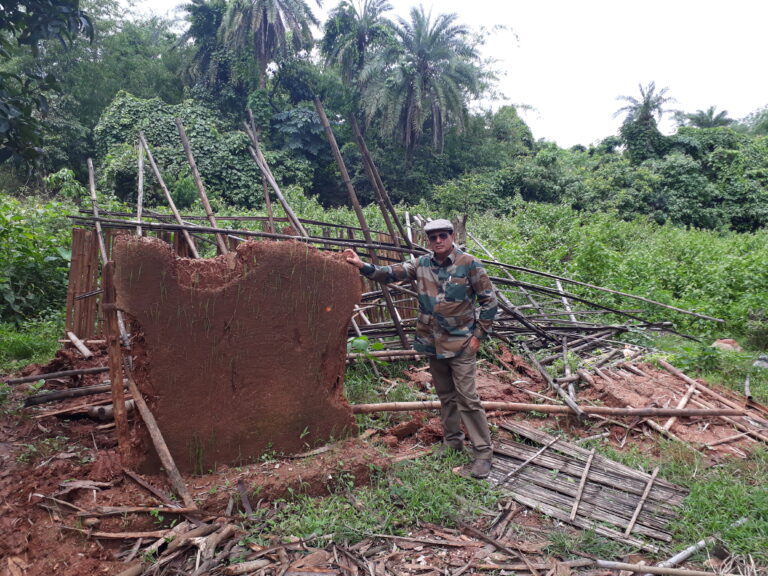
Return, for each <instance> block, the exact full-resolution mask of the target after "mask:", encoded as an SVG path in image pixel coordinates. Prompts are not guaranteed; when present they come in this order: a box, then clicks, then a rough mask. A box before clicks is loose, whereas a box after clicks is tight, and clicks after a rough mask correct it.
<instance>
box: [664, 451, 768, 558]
mask: <svg viewBox="0 0 768 576" xmlns="http://www.w3.org/2000/svg"><path fill="white" fill-rule="evenodd" d="M662 473H664V475H665V476H667V477H668V478H669V479H670V480H672V481H675V482H677V483H679V484H682V485H684V486H686V487H687V488H688V489H689V490H690V493H689V495H688V497H687V498H686V499H685V502H684V505H683V510H682V514H681V516H680V518H679V519H678V520H677V521H676V522H675V523H674V524H673V526H672V529H673V534H674V539H675V543H676V544H678V546H677V547H678V548H684V547H686V546H688V545H690V544H694V543H695V542H698V541H699V540H701V539H702V538H705V537H707V536H712V535H719V536H718V539H719V540H720V542H721V543H722V545H723V547H724V548H725V549H726V550H728V552H729V553H730V554H734V555H751V556H752V557H753V558H754V559H755V561H756V562H760V563H762V564H763V566H768V489H766V486H768V450H766V449H765V448H764V447H762V446H760V447H759V448H758V449H757V450H755V451H754V452H753V453H752V454H750V455H749V456H748V457H747V458H746V459H733V460H728V461H724V462H723V463H721V464H718V465H715V466H705V465H703V463H702V458H701V456H700V455H697V454H693V453H689V455H688V456H686V458H685V459H684V460H683V461H682V462H680V461H679V460H677V459H675V458H672V459H670V460H669V461H667V462H665V463H663V464H662ZM741 518H746V522H745V523H744V524H742V525H740V526H733V524H734V523H735V522H736V521H737V520H739V519H741ZM703 558H705V556H702V557H701V559H703Z"/></svg>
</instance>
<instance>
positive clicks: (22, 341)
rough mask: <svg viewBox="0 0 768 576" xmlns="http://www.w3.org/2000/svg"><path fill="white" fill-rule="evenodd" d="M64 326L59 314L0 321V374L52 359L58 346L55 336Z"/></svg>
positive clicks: (61, 332) (59, 334)
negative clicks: (27, 319)
mask: <svg viewBox="0 0 768 576" xmlns="http://www.w3.org/2000/svg"><path fill="white" fill-rule="evenodd" d="M63 329H64V319H63V316H62V315H55V316H53V317H52V318H50V319H47V320H29V321H26V322H22V323H20V324H11V323H0V374H11V373H13V372H17V371H18V370H20V369H21V368H23V367H24V366H27V365H28V364H33V363H43V362H48V361H49V360H51V358H53V356H54V354H56V351H57V350H58V349H59V347H60V345H59V342H58V339H59V337H60V336H61V334H63Z"/></svg>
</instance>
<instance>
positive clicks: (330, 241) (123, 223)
mask: <svg viewBox="0 0 768 576" xmlns="http://www.w3.org/2000/svg"><path fill="white" fill-rule="evenodd" d="M70 218H71V219H72V220H75V221H83V222H93V221H94V219H93V218H85V217H82V216H70ZM99 221H100V222H102V223H104V224H108V225H113V226H115V227H120V228H124V227H132V226H135V225H136V221H135V220H119V219H113V218H100V219H99ZM143 226H144V228H146V229H150V230H174V231H175V230H190V231H193V232H198V233H212V234H217V233H225V234H227V233H229V234H237V235H239V236H257V237H260V238H273V239H275V240H298V241H300V242H310V243H312V244H325V245H328V246H338V247H349V248H356V249H360V248H368V249H373V250H389V251H391V252H400V253H408V254H409V253H410V250H408V249H407V248H402V247H400V246H383V245H381V244H370V245H369V244H366V243H364V242H361V241H349V240H336V239H334V238H321V237H317V236H298V237H297V236H291V235H288V234H273V233H270V232H259V231H257V230H229V229H226V228H212V227H210V226H189V225H186V224H167V223H162V222H144V223H143ZM423 253H426V250H424V251H423Z"/></svg>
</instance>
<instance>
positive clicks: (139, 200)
mask: <svg viewBox="0 0 768 576" xmlns="http://www.w3.org/2000/svg"><path fill="white" fill-rule="evenodd" d="M137 153H138V157H139V176H138V182H137V183H136V188H137V191H136V220H138V221H139V222H141V213H142V211H143V210H144V146H142V145H141V141H139V145H138V147H137ZM136 235H137V236H141V224H139V225H138V226H136Z"/></svg>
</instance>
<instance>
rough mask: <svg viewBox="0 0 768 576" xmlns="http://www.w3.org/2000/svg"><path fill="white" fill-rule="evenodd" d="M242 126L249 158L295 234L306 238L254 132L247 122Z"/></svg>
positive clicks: (304, 231)
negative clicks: (257, 168)
mask: <svg viewBox="0 0 768 576" xmlns="http://www.w3.org/2000/svg"><path fill="white" fill-rule="evenodd" d="M243 125H244V126H245V133H246V134H247V135H248V139H249V140H250V141H251V145H250V146H249V148H248V152H249V153H250V155H251V158H253V160H254V161H255V162H256V165H257V166H258V167H259V170H261V174H262V176H264V177H265V178H266V179H267V182H269V185H270V186H271V187H272V190H274V191H275V196H277V199H278V201H279V202H280V205H281V206H282V207H283V210H284V211H285V215H286V216H287V217H288V220H289V221H290V222H291V225H292V226H293V227H294V228H295V229H296V232H298V233H299V235H301V236H304V237H308V236H309V234H308V233H307V231H306V230H305V229H304V226H303V225H302V223H301V221H300V220H299V217H298V216H296V214H295V213H294V211H293V209H292V208H291V205H290V204H289V203H288V200H286V198H285V196H283V193H282V192H281V191H280V186H279V185H278V184H277V180H275V177H274V175H273V174H272V170H271V169H270V168H269V164H268V163H267V159H266V158H265V157H264V154H263V153H262V151H261V146H260V145H259V138H258V136H257V135H256V132H254V131H252V130H251V127H250V126H249V125H248V123H247V122H243Z"/></svg>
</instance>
